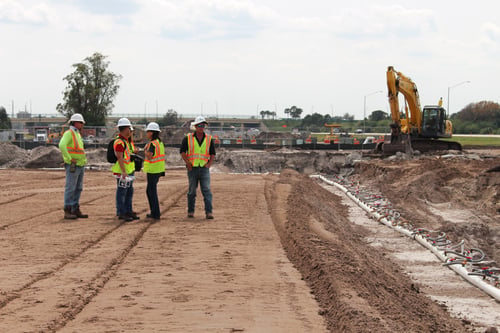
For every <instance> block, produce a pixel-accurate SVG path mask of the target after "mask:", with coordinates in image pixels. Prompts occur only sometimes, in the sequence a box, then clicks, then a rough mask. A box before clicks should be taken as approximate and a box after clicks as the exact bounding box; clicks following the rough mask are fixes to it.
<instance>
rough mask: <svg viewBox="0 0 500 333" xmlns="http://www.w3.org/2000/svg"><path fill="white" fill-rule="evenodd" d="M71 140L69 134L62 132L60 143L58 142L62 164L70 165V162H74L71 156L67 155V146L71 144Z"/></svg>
mask: <svg viewBox="0 0 500 333" xmlns="http://www.w3.org/2000/svg"><path fill="white" fill-rule="evenodd" d="M72 140H73V138H72V137H71V132H70V131H66V132H64V134H63V136H62V138H61V141H59V150H61V153H62V156H63V160H64V163H66V164H70V163H71V162H76V160H75V159H72V158H71V155H70V154H69V153H68V145H69V144H71V142H72Z"/></svg>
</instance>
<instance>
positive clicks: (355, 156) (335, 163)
mask: <svg viewBox="0 0 500 333" xmlns="http://www.w3.org/2000/svg"><path fill="white" fill-rule="evenodd" d="M360 158H361V155H360V153H359V152H350V153H343V152H340V153H339V152H330V151H322V150H320V151H305V150H304V151H301V150H291V149H286V148H281V149H279V150H274V151H256V150H241V149H240V150H236V149H235V150H230V149H220V150H218V152H217V159H216V163H217V164H219V165H223V166H225V167H227V168H228V169H229V170H230V171H232V172H243V173H249V172H250V173H251V172H257V173H260V172H280V171H281V170H282V169H293V170H296V171H299V172H301V173H316V172H322V173H332V172H334V173H338V172H340V171H341V170H342V169H344V168H346V167H349V166H352V165H353V164H354V162H355V161H356V160H359V159H360Z"/></svg>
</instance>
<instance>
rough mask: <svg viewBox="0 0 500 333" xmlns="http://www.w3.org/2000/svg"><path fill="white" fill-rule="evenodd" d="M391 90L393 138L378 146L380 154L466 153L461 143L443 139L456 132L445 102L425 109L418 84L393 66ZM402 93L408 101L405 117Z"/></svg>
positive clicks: (388, 72) (389, 89)
mask: <svg viewBox="0 0 500 333" xmlns="http://www.w3.org/2000/svg"><path fill="white" fill-rule="evenodd" d="M387 88H388V91H389V104H390V107H391V118H392V124H391V135H386V136H385V138H384V141H383V142H379V143H378V144H377V147H376V150H377V151H378V152H383V153H384V155H392V154H394V153H396V152H398V151H400V152H410V151H412V150H418V151H420V152H428V151H437V150H450V149H452V150H462V146H461V145H460V143H458V142H453V141H444V140H439V138H451V136H452V129H453V127H452V124H451V121H449V120H447V119H446V110H445V109H444V108H443V107H442V100H440V101H439V104H438V105H426V106H425V107H424V108H423V109H422V108H421V107H420V99H419V95H418V90H417V86H416V84H415V83H414V82H413V81H412V80H411V79H410V78H409V77H407V76H405V75H404V74H403V73H401V72H398V71H396V70H395V69H394V67H392V66H389V67H388V68H387ZM399 93H401V94H403V96H404V98H405V112H404V114H401V113H400V111H399V110H400V109H399V99H398V94H399Z"/></svg>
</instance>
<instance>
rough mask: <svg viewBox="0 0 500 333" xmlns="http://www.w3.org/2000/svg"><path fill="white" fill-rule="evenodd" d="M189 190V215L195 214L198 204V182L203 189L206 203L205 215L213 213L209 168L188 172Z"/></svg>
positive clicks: (202, 192)
mask: <svg viewBox="0 0 500 333" xmlns="http://www.w3.org/2000/svg"><path fill="white" fill-rule="evenodd" d="M187 174H188V179H189V189H188V193H187V200H188V213H194V206H195V203H196V189H197V188H198V182H199V183H200V187H201V194H203V200H204V201H205V213H212V191H210V169H209V168H193V169H192V170H191V171H189V170H188V172H187Z"/></svg>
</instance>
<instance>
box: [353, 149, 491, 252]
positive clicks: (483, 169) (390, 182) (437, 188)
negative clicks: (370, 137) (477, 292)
mask: <svg viewBox="0 0 500 333" xmlns="http://www.w3.org/2000/svg"><path fill="white" fill-rule="evenodd" d="M498 165H500V158H498V157H496V158H484V159H483V158H477V157H476V156H474V155H471V156H469V157H467V156H459V155H456V156H437V157H435V156H426V157H422V158H419V159H416V160H406V161H388V160H372V161H369V162H361V163H358V164H357V165H356V168H355V173H354V174H353V175H352V176H351V177H350V178H351V179H352V180H354V181H359V182H360V183H361V184H363V185H366V186H368V187H369V188H372V189H373V190H375V191H379V192H381V193H382V194H383V195H384V196H385V197H386V198H387V199H388V200H389V201H390V202H391V203H392V204H393V205H394V207H395V208H396V209H398V210H399V211H401V212H402V214H403V215H404V217H405V218H406V219H408V220H410V221H411V222H412V224H414V225H415V226H418V227H423V228H428V229H434V230H441V231H445V232H447V233H448V236H449V237H450V239H452V240H455V241H460V240H461V239H465V240H467V241H468V244H469V245H470V246H471V247H480V248H481V249H483V250H484V251H486V253H488V254H489V255H490V257H491V258H494V259H495V260H496V261H498V262H500V206H499V202H500V173H499V172H487V171H488V170H490V169H492V168H494V167H496V166H498Z"/></svg>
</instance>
